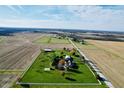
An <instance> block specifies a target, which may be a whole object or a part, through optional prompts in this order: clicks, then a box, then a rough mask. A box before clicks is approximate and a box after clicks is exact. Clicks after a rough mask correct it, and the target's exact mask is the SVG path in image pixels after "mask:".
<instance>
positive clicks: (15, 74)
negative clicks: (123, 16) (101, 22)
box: [0, 32, 124, 88]
mask: <svg viewBox="0 0 124 93" xmlns="http://www.w3.org/2000/svg"><path fill="white" fill-rule="evenodd" d="M69 35H70V33H69V32H61V33H59V32H55V33H52V32H47V33H46V32H44V33H41V32H38V33H35V32H19V33H13V35H7V36H1V37H0V38H1V43H0V87H14V88H108V87H123V82H124V81H123V77H124V76H123V70H122V69H123V65H124V64H123V62H124V60H123V59H124V56H123V51H124V49H123V47H124V45H123V42H119V41H103V40H92V39H80V38H78V37H77V38H76V39H77V40H76V39H73V38H72V37H70V36H69ZM72 36H74V35H72ZM75 40H76V41H75ZM67 59H70V61H67ZM56 60H58V61H56ZM113 76H114V77H113Z"/></svg>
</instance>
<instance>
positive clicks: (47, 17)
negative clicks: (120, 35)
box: [0, 5, 124, 31]
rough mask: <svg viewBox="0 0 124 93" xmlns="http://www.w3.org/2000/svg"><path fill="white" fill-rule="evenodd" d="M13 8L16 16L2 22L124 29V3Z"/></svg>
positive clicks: (26, 24)
mask: <svg viewBox="0 0 124 93" xmlns="http://www.w3.org/2000/svg"><path fill="white" fill-rule="evenodd" d="M9 8H10V9H11V10H12V11H14V12H15V15H14V14H13V17H10V18H9V17H8V21H7V20H6V21H5V20H2V21H1V23H0V24H1V25H2V24H4V26H5V25H8V26H10V25H11V26H14V25H15V26H28V27H50V28H51V27H54V28H62V27H63V28H78V29H97V30H114V31H116V30H117V31H118V30H119V31H124V6H94V5H93V6H85V5H84V6H80V5H79V6H20V5H19V6H9ZM11 16H12V15H11ZM3 19H4V18H3ZM15 19H16V20H15Z"/></svg>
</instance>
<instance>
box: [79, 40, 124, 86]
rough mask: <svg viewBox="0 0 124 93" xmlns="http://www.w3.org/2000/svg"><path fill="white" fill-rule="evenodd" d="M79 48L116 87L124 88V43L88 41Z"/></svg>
mask: <svg viewBox="0 0 124 93" xmlns="http://www.w3.org/2000/svg"><path fill="white" fill-rule="evenodd" d="M87 42H89V45H78V47H79V48H80V49H81V50H82V51H83V52H84V53H85V54H86V55H87V56H88V57H89V58H90V59H91V60H92V61H93V62H95V63H96V65H97V66H98V67H99V68H100V69H101V71H102V72H103V73H104V75H105V76H106V77H107V78H108V79H109V80H110V81H111V82H112V84H113V85H114V86H115V87H124V59H123V58H124V42H111V41H97V40H87Z"/></svg>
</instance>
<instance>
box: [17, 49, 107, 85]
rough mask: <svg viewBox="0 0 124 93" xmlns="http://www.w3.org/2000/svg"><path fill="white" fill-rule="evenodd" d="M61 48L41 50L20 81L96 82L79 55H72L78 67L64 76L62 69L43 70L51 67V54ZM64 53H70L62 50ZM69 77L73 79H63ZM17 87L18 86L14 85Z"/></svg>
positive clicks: (57, 52)
mask: <svg viewBox="0 0 124 93" xmlns="http://www.w3.org/2000/svg"><path fill="white" fill-rule="evenodd" d="M61 51H62V50H56V51H55V52H50V53H46V52H41V54H40V55H39V56H38V57H37V59H36V60H35V62H34V63H33V65H32V66H31V67H30V69H29V70H28V71H27V72H26V73H25V75H24V76H23V77H22V79H21V80H20V82H23V83H98V81H97V79H96V77H94V75H93V74H92V72H91V71H90V70H89V68H88V67H87V65H86V64H84V63H83V61H81V59H80V57H76V56H72V57H73V58H74V61H75V62H76V63H77V64H78V66H79V68H78V69H77V70H75V71H68V73H66V74H65V76H62V71H60V70H57V69H55V70H50V71H49V72H46V71H44V68H47V67H51V63H52V59H53V56H55V55H60V52H61ZM64 53H65V54H68V55H69V54H70V53H68V52H66V51H64ZM65 77H69V78H72V79H74V81H71V80H68V79H65ZM16 87H18V86H16ZM31 87H106V86H105V85H104V84H103V85H94V86H93V85H91V86H90V85H86V86H85V85H82V86H80V85H71V86H68V85H65V86H55V85H53V86H48V85H45V86H41V85H38V86H34V85H32V86H31Z"/></svg>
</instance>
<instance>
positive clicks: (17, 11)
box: [7, 5, 20, 14]
mask: <svg viewBox="0 0 124 93" xmlns="http://www.w3.org/2000/svg"><path fill="white" fill-rule="evenodd" d="M7 7H8V8H9V9H11V10H12V11H14V12H15V13H16V14H20V11H19V10H18V9H16V8H15V7H14V6H11V5H8V6H7Z"/></svg>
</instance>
